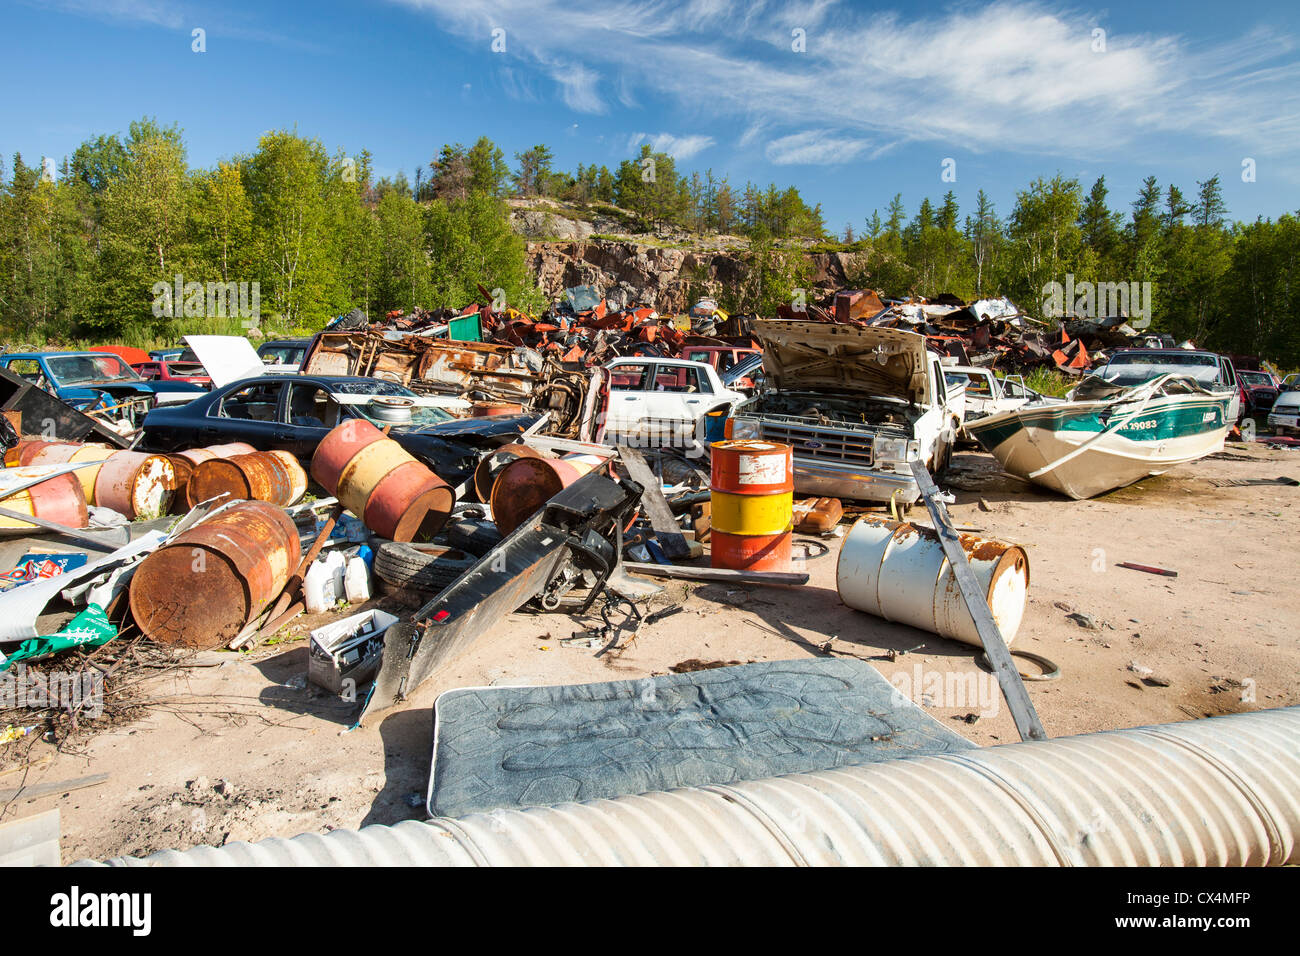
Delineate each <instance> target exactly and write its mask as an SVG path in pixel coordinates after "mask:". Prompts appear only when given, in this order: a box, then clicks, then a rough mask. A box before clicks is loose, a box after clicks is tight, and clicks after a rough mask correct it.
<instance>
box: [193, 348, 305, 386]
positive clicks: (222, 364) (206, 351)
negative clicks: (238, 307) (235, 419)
mask: <svg viewBox="0 0 1300 956" xmlns="http://www.w3.org/2000/svg"><path fill="white" fill-rule="evenodd" d="M184 341H185V344H186V345H188V346H189V347H190V348H192V349H193V350H194V354H195V355H197V356H198V359H199V361H200V362H201V363H202V364H203V367H204V368H205V369H207V372H208V375H209V376H211V378H212V387H213V388H224V387H225V386H227V385H229V384H230V383H231V382H237V381H239V380H240V379H241V378H253V377H254V376H256V375H265V374H266V372H267V367H266V365H265V364H264V363H263V362H262V360H261V359H260V358H259V357H258V355H257V351H256V350H255V349H254V348H253V345H252V343H251V342H249V341H248V339H246V338H244V337H243V336H242V335H186V336H184ZM273 371H276V372H280V371H283V369H279V368H277V369H274V370H273Z"/></svg>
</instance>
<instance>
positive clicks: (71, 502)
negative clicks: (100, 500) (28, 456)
mask: <svg viewBox="0 0 1300 956" xmlns="http://www.w3.org/2000/svg"><path fill="white" fill-rule="evenodd" d="M47 471H48V468H45V467H27V468H22V467H16V468H6V469H4V479H5V482H6V483H8V482H13V484H15V485H16V484H21V483H23V482H26V481H30V480H31V479H33V478H39V477H41V475H42V474H45V473H46V472H47ZM12 486H13V485H9V487H12ZM0 506H3V507H5V508H8V509H9V510H10V511H19V512H22V513H23V514H29V515H33V516H34V517H37V518H44V519H45V520H46V521H54V522H57V523H58V524H61V525H63V526H64V527H67V528H84V527H85V526H86V524H87V523H88V520H89V512H88V511H87V509H86V493H85V492H84V491H82V489H81V482H79V481H77V479H76V476H75V475H74V474H67V475H59V476H57V477H55V478H50V479H48V480H46V481H42V482H41V483H40V484H37V485H33V486H32V487H30V488H28V489H27V490H26V491H20V492H18V493H17V494H13V495H10V496H9V497H8V498H5V499H3V500H0ZM0 528H3V529H6V530H12V529H19V530H22V531H35V532H37V533H41V532H42V529H41V528H39V527H37V526H36V525H32V524H30V523H28V522H26V521H23V520H21V519H19V518H10V517H7V516H4V515H0Z"/></svg>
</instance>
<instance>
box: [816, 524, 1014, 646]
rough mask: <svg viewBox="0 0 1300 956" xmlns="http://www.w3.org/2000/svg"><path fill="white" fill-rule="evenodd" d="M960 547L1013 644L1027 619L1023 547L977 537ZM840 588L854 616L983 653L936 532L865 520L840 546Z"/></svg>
mask: <svg viewBox="0 0 1300 956" xmlns="http://www.w3.org/2000/svg"><path fill="white" fill-rule="evenodd" d="M958 540H959V542H960V544H961V548H962V551H964V552H965V554H966V560H967V562H968V563H969V564H970V567H971V571H973V572H974V574H975V580H976V582H977V583H978V584H979V586H980V590H981V591H983V593H984V596H985V598H986V599H987V600H988V603H989V610H991V611H992V612H993V620H994V621H995V622H997V625H998V630H999V631H1001V632H1002V639H1003V640H1004V641H1006V643H1007V644H1010V643H1011V642H1012V640H1013V639H1014V638H1015V636H1016V632H1017V631H1018V630H1019V629H1020V622H1021V621H1022V620H1023V618H1024V615H1025V604H1026V601H1027V592H1028V590H1029V556H1028V555H1027V554H1026V553H1025V550H1024V548H1021V547H1019V546H1018V545H1014V544H1008V543H1006V542H1003V541H993V540H990V539H986V538H981V537H978V536H976V535H973V534H962V535H959V536H958ZM835 587H836V590H838V591H839V594H840V600H842V601H843V602H844V603H845V604H847V605H848V606H849V607H851V608H854V609H855V610H858V611H866V612H867V613H869V614H874V615H876V616H877V617H882V618H884V619H885V620H886V621H898V622H901V623H903V624H910V625H911V626H912V627H916V628H920V629H921V630H923V631H929V632H930V633H932V634H941V635H943V636H944V637H947V638H951V639H952V640H955V641H961V642H962V643H964V644H972V645H974V646H975V647H982V646H983V642H982V641H981V640H980V636H979V632H978V631H977V630H976V629H975V621H974V619H973V618H972V617H971V613H970V610H969V609H968V608H967V607H966V602H965V600H964V599H963V598H962V595H961V589H960V588H958V586H957V579H956V576H955V575H954V574H953V572H952V566H951V565H950V564H949V563H948V557H947V555H945V554H944V551H943V546H942V545H941V544H940V543H939V537H938V535H936V534H935V532H934V531H932V530H931V529H929V528H921V527H918V526H917V525H914V524H911V523H909V522H906V521H891V520H890V519H888V518H885V517H883V516H881V515H863V516H862V517H861V518H859V519H858V521H857V522H855V523H854V525H853V527H852V529H850V531H849V533H848V534H847V535H845V537H844V543H843V545H841V546H840V557H839V560H838V562H837V563H836V566H835Z"/></svg>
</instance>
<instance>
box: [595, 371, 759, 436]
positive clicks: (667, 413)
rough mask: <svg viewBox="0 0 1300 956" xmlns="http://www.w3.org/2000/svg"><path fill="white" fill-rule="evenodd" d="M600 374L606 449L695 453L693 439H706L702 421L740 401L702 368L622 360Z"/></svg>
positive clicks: (715, 374) (732, 392)
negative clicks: (604, 376)
mask: <svg viewBox="0 0 1300 956" xmlns="http://www.w3.org/2000/svg"><path fill="white" fill-rule="evenodd" d="M605 368H606V370H607V371H608V372H609V411H608V413H607V414H606V416H605V423H604V431H603V438H602V440H603V441H605V442H606V443H607V444H621V445H632V446H634V447H638V446H639V447H662V448H685V449H694V450H697V451H698V446H697V444H696V443H697V440H698V436H702V437H705V438H707V437H708V436H707V434H706V431H707V425H708V423H707V421H705V419H706V417H707V416H710V415H714V416H719V413H725V412H726V411H727V410H728V409H730V408H732V407H734V406H735V405H736V404H737V403H738V402H741V401H743V400H744V398H745V396H744V395H742V394H741V393H740V392H737V391H733V390H731V389H729V388H727V387H726V386H725V385H724V384H723V383H722V379H721V378H719V377H718V373H717V371H716V370H715V369H714V368H713V366H712V365H707V364H705V363H704V362H690V361H687V360H685V359H668V358H632V357H625V358H617V359H614V360H613V361H612V362H609V363H608V364H606V366H605ZM719 417H720V416H719ZM718 424H721V422H719V423H718Z"/></svg>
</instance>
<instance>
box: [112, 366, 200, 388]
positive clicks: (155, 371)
mask: <svg viewBox="0 0 1300 956" xmlns="http://www.w3.org/2000/svg"><path fill="white" fill-rule="evenodd" d="M131 368H133V369H135V370H136V372H137V373H138V374H139V376H140V377H141V378H143V379H145V380H146V381H151V382H154V381H157V382H192V383H193V384H195V385H202V386H205V387H208V386H211V385H212V378H211V376H209V375H208V373H207V370H206V369H204V368H203V364H202V363H201V362H185V361H181V360H180V359H170V360H169V359H159V360H157V361H153V360H151V361H148V362H136V363H135V364H134V365H132V366H131Z"/></svg>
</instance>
